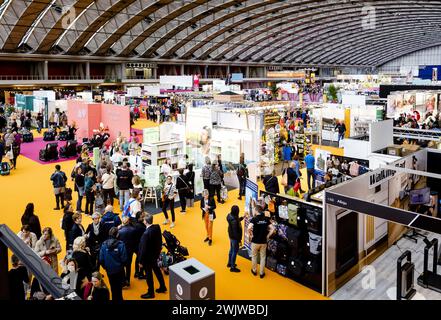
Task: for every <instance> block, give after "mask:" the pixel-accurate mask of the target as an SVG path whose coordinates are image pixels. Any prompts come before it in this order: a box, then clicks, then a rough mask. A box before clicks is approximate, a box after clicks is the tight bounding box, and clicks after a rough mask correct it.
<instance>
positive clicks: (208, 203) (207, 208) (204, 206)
mask: <svg viewBox="0 0 441 320" xmlns="http://www.w3.org/2000/svg"><path fill="white" fill-rule="evenodd" d="M202 196H203V198H202V199H201V210H202V220H204V223H205V231H206V232H207V237H206V238H205V240H204V242H208V245H209V246H211V244H212V243H213V222H214V219H216V212H215V211H214V209H216V201H214V198H213V197H212V196H210V193H209V191H208V190H204V191H203V192H202Z"/></svg>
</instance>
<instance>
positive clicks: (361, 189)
mask: <svg viewBox="0 0 441 320" xmlns="http://www.w3.org/2000/svg"><path fill="white" fill-rule="evenodd" d="M440 160H441V154H440V153H439V151H438V150H431V149H424V150H420V151H417V152H415V153H413V154H411V155H409V156H407V157H405V158H400V159H399V160H398V161H395V162H393V163H391V164H389V165H385V166H383V167H382V168H378V169H376V170H374V171H372V172H369V173H368V174H365V175H362V176H360V177H357V178H354V179H352V180H350V181H347V182H344V183H342V184H340V185H337V186H335V187H332V188H330V189H328V190H326V192H325V207H324V208H325V225H326V241H325V246H326V266H327V267H326V268H327V275H326V277H327V280H326V286H327V288H326V295H331V294H333V293H334V292H335V291H336V290H337V289H338V288H340V287H341V286H342V285H343V284H344V283H345V282H347V281H348V280H349V279H350V278H352V277H354V276H355V275H356V274H357V273H358V272H359V271H360V269H361V267H362V266H363V265H364V264H365V263H366V261H367V260H366V259H368V258H369V261H372V260H373V259H376V257H378V256H380V255H381V254H383V253H384V252H385V251H386V250H387V248H389V247H390V246H392V245H393V244H395V243H396V242H397V241H398V240H399V239H401V237H403V236H404V237H406V238H408V239H412V240H413V241H418V240H419V239H420V240H423V239H425V236H424V235H421V234H420V233H419V232H418V231H416V230H417V229H420V230H426V231H429V232H433V233H437V234H441V220H440V219H438V195H439V192H440V191H441V183H440V181H441V180H440V179H441V175H440V174H439V171H440V169H438V167H439V165H436V164H435V163H438V164H439V161H440ZM428 170H434V172H428ZM421 236H423V237H421ZM373 252H375V254H374V253H373ZM370 253H373V255H370Z"/></svg>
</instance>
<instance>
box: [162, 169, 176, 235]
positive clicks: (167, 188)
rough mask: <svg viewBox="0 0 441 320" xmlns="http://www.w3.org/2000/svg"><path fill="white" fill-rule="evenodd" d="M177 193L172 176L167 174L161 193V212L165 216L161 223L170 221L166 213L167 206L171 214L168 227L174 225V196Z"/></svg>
mask: <svg viewBox="0 0 441 320" xmlns="http://www.w3.org/2000/svg"><path fill="white" fill-rule="evenodd" d="M177 194H178V192H177V191H176V187H175V185H174V183H173V178H172V177H171V176H168V177H167V181H166V183H165V185H164V190H163V193H162V212H163V213H164V216H165V221H164V222H163V223H162V224H168V223H170V220H168V213H167V207H169V208H170V213H171V216H172V222H171V224H170V228H173V227H174V226H175V198H176V195H177Z"/></svg>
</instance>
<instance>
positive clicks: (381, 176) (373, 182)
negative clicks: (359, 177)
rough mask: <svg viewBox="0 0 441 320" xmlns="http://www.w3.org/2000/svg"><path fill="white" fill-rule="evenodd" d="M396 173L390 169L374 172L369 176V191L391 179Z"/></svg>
mask: <svg viewBox="0 0 441 320" xmlns="http://www.w3.org/2000/svg"><path fill="white" fill-rule="evenodd" d="M396 173H397V171H396V170H391V169H381V170H379V171H374V172H373V173H371V174H370V176H369V189H373V188H375V187H377V186H379V185H380V184H382V183H384V182H386V181H388V180H390V179H392V178H393V177H394V176H395V174H396Z"/></svg>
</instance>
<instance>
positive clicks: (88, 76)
mask: <svg viewBox="0 0 441 320" xmlns="http://www.w3.org/2000/svg"><path fill="white" fill-rule="evenodd" d="M85 76H86V80H90V62H89V61H87V62H86V74H85Z"/></svg>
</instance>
